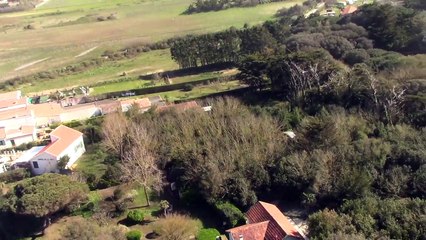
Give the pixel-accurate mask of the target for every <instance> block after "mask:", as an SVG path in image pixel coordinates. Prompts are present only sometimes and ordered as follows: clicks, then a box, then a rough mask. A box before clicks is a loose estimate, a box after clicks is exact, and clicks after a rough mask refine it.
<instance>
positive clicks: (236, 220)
mask: <svg viewBox="0 0 426 240" xmlns="http://www.w3.org/2000/svg"><path fill="white" fill-rule="evenodd" d="M216 209H217V210H218V212H219V214H220V215H221V216H222V218H223V220H224V221H225V222H226V224H227V225H228V226H230V227H235V226H236V225H238V224H241V223H244V221H245V219H244V214H243V213H242V212H241V210H240V209H238V208H237V207H236V206H234V205H233V204H232V203H229V202H225V203H218V204H216Z"/></svg>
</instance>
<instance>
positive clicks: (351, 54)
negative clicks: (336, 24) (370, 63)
mask: <svg viewBox="0 0 426 240" xmlns="http://www.w3.org/2000/svg"><path fill="white" fill-rule="evenodd" d="M369 58H370V56H369V55H368V53H367V51H366V50H364V49H354V50H350V51H347V52H346V53H345V54H344V55H343V60H344V61H345V62H346V63H347V64H350V65H355V64H357V63H363V62H366V61H367V60H368V59H369Z"/></svg>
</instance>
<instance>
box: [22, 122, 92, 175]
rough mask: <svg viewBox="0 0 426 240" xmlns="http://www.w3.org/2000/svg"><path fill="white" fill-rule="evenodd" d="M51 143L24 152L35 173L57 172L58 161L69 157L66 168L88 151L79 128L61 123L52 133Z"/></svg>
mask: <svg viewBox="0 0 426 240" xmlns="http://www.w3.org/2000/svg"><path fill="white" fill-rule="evenodd" d="M50 141H51V142H50V144H48V145H47V146H42V147H34V148H32V149H30V150H29V153H30V154H24V156H25V159H18V160H17V161H18V162H22V161H27V162H30V163H31V171H32V172H33V174H35V175H40V174H43V173H49V172H57V171H58V168H57V165H58V161H59V159H61V158H62V157H64V156H68V157H69V161H68V163H67V164H66V168H71V166H72V165H73V164H74V163H75V162H76V161H77V160H78V158H79V157H80V156H81V155H83V153H84V152H85V151H86V149H85V147H84V142H83V134H82V133H81V132H79V131H77V130H74V129H72V128H69V127H66V126H64V125H61V126H59V127H57V128H56V129H55V130H54V131H52V132H51V133H50Z"/></svg>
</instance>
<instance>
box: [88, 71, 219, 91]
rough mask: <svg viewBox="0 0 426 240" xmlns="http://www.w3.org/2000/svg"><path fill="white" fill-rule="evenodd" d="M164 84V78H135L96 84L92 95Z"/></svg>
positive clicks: (195, 77)
mask: <svg viewBox="0 0 426 240" xmlns="http://www.w3.org/2000/svg"><path fill="white" fill-rule="evenodd" d="M220 76H225V75H224V74H222V73H220V72H207V73H202V74H196V75H189V76H184V77H177V78H171V79H170V80H171V81H172V84H178V83H191V82H193V81H198V80H203V79H208V78H213V77H220ZM163 85H167V84H166V83H165V81H164V79H162V78H160V79H157V80H140V79H138V78H135V79H133V80H130V81H123V82H114V83H106V84H103V85H100V86H96V87H94V88H93V92H91V95H99V94H103V93H109V92H116V91H126V90H131V89H137V88H146V87H154V86H163Z"/></svg>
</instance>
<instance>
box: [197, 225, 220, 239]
mask: <svg viewBox="0 0 426 240" xmlns="http://www.w3.org/2000/svg"><path fill="white" fill-rule="evenodd" d="M217 236H220V233H219V231H218V230H217V229H215V228H203V229H201V230H200V232H199V233H198V236H197V239H198V240H215V239H216V237H217Z"/></svg>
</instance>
